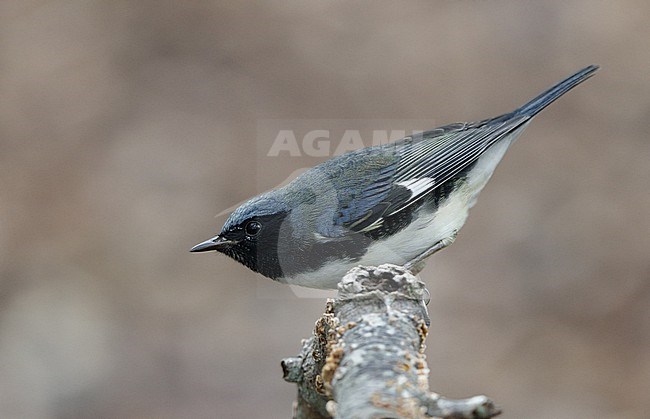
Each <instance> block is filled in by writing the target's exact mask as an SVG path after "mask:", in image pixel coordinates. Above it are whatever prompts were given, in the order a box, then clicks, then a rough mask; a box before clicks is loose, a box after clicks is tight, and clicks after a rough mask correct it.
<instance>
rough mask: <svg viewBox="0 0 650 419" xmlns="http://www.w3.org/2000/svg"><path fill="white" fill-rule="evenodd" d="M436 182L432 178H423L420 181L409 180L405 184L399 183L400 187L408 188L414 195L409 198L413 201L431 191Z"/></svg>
mask: <svg viewBox="0 0 650 419" xmlns="http://www.w3.org/2000/svg"><path fill="white" fill-rule="evenodd" d="M435 183H436V182H435V181H434V180H433V179H432V178H430V177H423V178H420V179H409V180H405V181H404V182H399V183H398V185H400V186H403V187H405V188H408V189H409V190H410V191H411V193H412V195H411V197H410V198H409V201H413V200H414V199H417V198H419V197H420V195H422V194H423V193H426V192H428V191H430V190H431V188H432V187H433V185H434V184H435Z"/></svg>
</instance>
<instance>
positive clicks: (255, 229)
mask: <svg viewBox="0 0 650 419" xmlns="http://www.w3.org/2000/svg"><path fill="white" fill-rule="evenodd" d="M261 229H262V224H260V223H258V222H257V221H249V222H248V223H247V224H246V227H244V231H246V235H248V236H256V235H257V233H259V232H260V230H261Z"/></svg>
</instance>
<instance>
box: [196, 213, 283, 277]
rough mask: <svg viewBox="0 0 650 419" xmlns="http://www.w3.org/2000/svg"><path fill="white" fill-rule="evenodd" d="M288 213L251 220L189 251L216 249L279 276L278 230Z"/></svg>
mask: <svg viewBox="0 0 650 419" xmlns="http://www.w3.org/2000/svg"><path fill="white" fill-rule="evenodd" d="M286 215H287V213H284V212H283V213H278V214H272V215H265V216H259V217H258V216H254V217H250V218H248V219H246V220H244V221H242V222H240V223H237V224H234V225H232V224H231V225H230V226H229V227H228V228H227V229H226V228H224V230H222V231H221V233H220V234H219V235H218V236H216V237H214V238H212V239H210V240H208V241H205V242H203V243H200V244H198V245H196V246H195V247H194V248H193V249H192V252H205V251H209V250H216V251H217V252H221V253H223V254H225V255H227V256H230V257H231V258H233V259H235V260H236V261H237V262H240V263H242V264H244V265H246V266H247V267H248V268H249V269H252V270H253V271H255V272H259V273H261V274H262V275H264V276H267V277H269V278H273V279H276V278H280V277H282V269H281V267H280V262H279V260H278V240H279V236H280V229H281V227H282V222H283V221H284V219H285V217H286Z"/></svg>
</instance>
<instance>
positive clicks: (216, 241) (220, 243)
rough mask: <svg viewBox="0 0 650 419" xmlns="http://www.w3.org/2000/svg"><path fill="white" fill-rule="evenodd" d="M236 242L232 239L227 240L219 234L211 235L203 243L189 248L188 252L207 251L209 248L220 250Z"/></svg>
mask: <svg viewBox="0 0 650 419" xmlns="http://www.w3.org/2000/svg"><path fill="white" fill-rule="evenodd" d="M235 243H237V241H234V240H228V239H225V238H223V237H221V236H217V237H213V238H211V239H210V240H206V241H204V242H203V243H199V244H197V245H196V246H194V247H193V248H191V249H190V252H208V251H210V250H222V249H225V248H227V247H230V246H232V245H233V244H235Z"/></svg>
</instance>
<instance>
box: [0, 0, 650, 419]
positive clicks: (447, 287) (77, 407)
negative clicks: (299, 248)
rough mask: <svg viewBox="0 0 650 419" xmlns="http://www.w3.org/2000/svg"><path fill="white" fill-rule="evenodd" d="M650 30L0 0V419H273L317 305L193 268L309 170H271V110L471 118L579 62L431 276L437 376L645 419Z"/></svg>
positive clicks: (445, 16)
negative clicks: (241, 208) (565, 89)
mask: <svg viewBox="0 0 650 419" xmlns="http://www.w3.org/2000/svg"><path fill="white" fill-rule="evenodd" d="M649 14H650V4H649V3H648V2H646V1H641V0H636V1H634V0H628V1H625V0H622V1H616V2H612V1H609V2H607V1H591V0H582V1H571V0H569V1H565V0H563V1H559V0H558V1H545V2H539V1H534V0H531V1H510V0H500V1H497V0H493V1H466V0H458V1H453V0H448V1H419V2H408V3H401V2H399V3H398V2H388V1H363V2H343V1H334V2H298V1H295V2H294V1H291V2H284V1H282V2H281V1H273V2H263V1H260V2H250V1H241V2H234V1H233V2H225V1H221V2H219V1H213V2H209V1H184V2H180V1H119V0H118V1H108V0H105V1H79V0H71V1H36V0H34V1H29V0H21V1H13V0H3V1H2V2H0V162H1V163H0V173H1V175H0V258H1V265H0V266H1V277H0V417H2V418H91V417H92V418H283V417H289V415H290V409H291V402H292V400H293V399H294V393H295V388H294V386H292V385H289V384H287V383H284V382H283V381H282V378H281V371H280V367H279V361H280V359H281V358H282V357H284V356H290V355H294V354H296V353H297V350H298V348H299V344H300V339H301V338H302V337H305V336H307V335H308V334H309V333H310V331H311V328H312V326H313V322H314V321H315V319H316V318H317V317H318V315H319V314H320V313H321V312H322V309H323V306H324V304H323V303H324V301H323V299H314V298H297V297H295V296H293V294H292V293H290V292H288V291H287V290H286V288H285V287H283V286H281V285H277V284H273V283H272V282H271V281H269V280H267V279H264V278H262V277H260V276H258V275H256V274H253V273H252V272H250V271H248V270H246V269H245V268H243V267H242V266H239V265H238V264H236V263H235V262H233V261H231V260H229V259H226V258H225V257H222V256H217V255H205V254H203V255H196V254H190V253H188V249H189V247H190V246H192V245H193V244H195V243H197V242H198V241H201V240H204V239H207V238H208V237H210V236H211V235H212V234H214V233H216V232H217V231H218V229H219V228H220V227H221V225H222V223H223V221H224V219H225V217H224V216H220V217H218V218H217V219H215V218H213V216H214V214H217V213H219V212H220V211H222V210H224V209H226V208H229V207H231V206H232V205H235V204H236V203H238V202H240V201H242V200H244V199H246V198H247V197H250V196H252V195H254V194H256V193H258V192H260V191H261V190H262V189H264V188H267V187H270V186H273V185H275V184H277V183H278V182H280V181H281V180H283V179H285V178H286V177H287V176H288V175H289V174H291V173H292V172H293V171H294V170H296V169H299V168H301V167H304V166H307V165H311V164H313V163H314V162H317V161H320V160H322V159H314V158H305V159H301V158H296V157H292V158H290V157H286V158H282V157H273V158H268V159H267V158H263V157H261V158H260V156H259V155H258V154H259V153H258V150H259V147H260V143H261V142H262V144H263V142H264V141H271V140H272V139H268V138H259V136H258V134H257V132H258V124H259V121H260V120H263V119H280V120H285V119H286V120H303V119H304V120H319V119H356V120H365V119H379V120H381V119H383V118H386V119H395V118H397V119H400V118H401V119H418V120H423V119H425V120H430V121H431V127H433V126H435V125H441V124H443V123H449V122H454V121H458V120H474V119H480V118H485V117H490V116H495V115H497V114H499V113H503V112H506V111H510V110H511V109H513V108H514V107H516V106H518V105H520V104H523V103H524V102H525V101H526V100H528V99H530V98H532V97H533V96H535V95H536V94H537V93H539V92H541V91H542V90H543V89H545V88H546V87H549V86H550V85H552V84H553V83H555V82H557V81H559V80H561V79H562V78H564V77H565V76H568V75H569V74H571V73H572V72H574V71H576V70H578V69H580V68H582V67H584V66H586V65H588V64H592V63H596V64H600V65H602V69H601V71H600V72H599V73H598V74H597V75H596V76H595V77H594V78H593V79H591V80H589V81H588V82H586V83H585V84H583V85H581V86H580V87H579V88H577V89H576V90H574V91H572V92H571V93H570V94H568V95H567V96H566V97H564V98H562V99H561V100H560V101H558V102H557V103H556V104H554V105H553V106H552V107H550V108H549V109H548V110H546V111H545V112H544V113H542V114H541V115H540V116H539V117H538V118H537V120H536V121H535V122H534V123H533V124H532V125H531V126H530V128H529V129H528V130H527V132H526V133H525V134H524V135H523V136H522V138H521V139H520V141H519V142H518V143H517V144H516V145H515V146H514V147H513V148H512V149H511V150H510V151H509V154H508V155H507V156H506V158H505V159H504V161H503V163H502V164H501V166H500V167H499V169H498V170H497V171H496V174H495V176H494V177H493V179H492V181H491V183H490V184H489V185H488V187H487V188H486V189H485V191H484V192H483V194H482V196H481V198H480V199H479V202H478V205H477V206H476V207H475V208H474V209H473V211H472V214H471V216H470V219H469V222H468V224H467V226H466V227H465V228H464V229H463V230H462V231H461V233H460V235H459V238H458V240H457V241H456V243H455V244H454V246H452V247H451V248H449V249H447V250H445V251H444V252H442V253H441V254H438V255H437V256H436V257H435V258H433V259H432V260H431V261H430V263H429V267H428V268H427V269H426V270H425V271H424V273H423V275H422V277H423V278H424V280H425V281H426V282H427V283H428V284H429V287H430V290H431V293H432V299H431V303H430V305H429V308H430V314H431V317H432V326H431V332H432V333H431V335H430V338H429V342H428V344H429V346H428V349H427V354H428V360H429V363H430V367H431V370H432V374H431V377H432V378H431V384H432V387H433V388H434V389H435V390H437V391H439V392H442V393H444V394H446V395H448V396H452V397H463V396H469V395H472V394H476V393H486V394H488V395H490V396H492V397H493V398H494V399H495V400H497V401H498V402H499V403H500V404H501V405H502V406H503V407H504V409H505V414H504V417H506V418H587V417H599V418H645V417H647V414H648V413H647V412H648V411H650V398H648V390H649V389H650V261H649V259H650V258H649V257H648V255H649V254H650V235H649V234H648V233H649V232H650V216H649V214H650V193H649V187H648V185H649V183H650V164H649V163H648V162H649V161H650V139H648V132H649V128H650V123H649V122H648V121H650V78H649V77H648V70H649V68H650V45H649V44H650V41H649V40H650V26H649V25H648V24H647V23H648V16H649ZM269 144H270V143H269ZM261 167H266V168H267V169H268V168H272V169H273V170H271V171H270V172H268V173H272V174H273V175H272V176H268V175H264V176H261V175H260V174H259V173H260V171H259V170H260V168H261ZM260 284H263V285H260ZM276 291H277V293H276Z"/></svg>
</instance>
